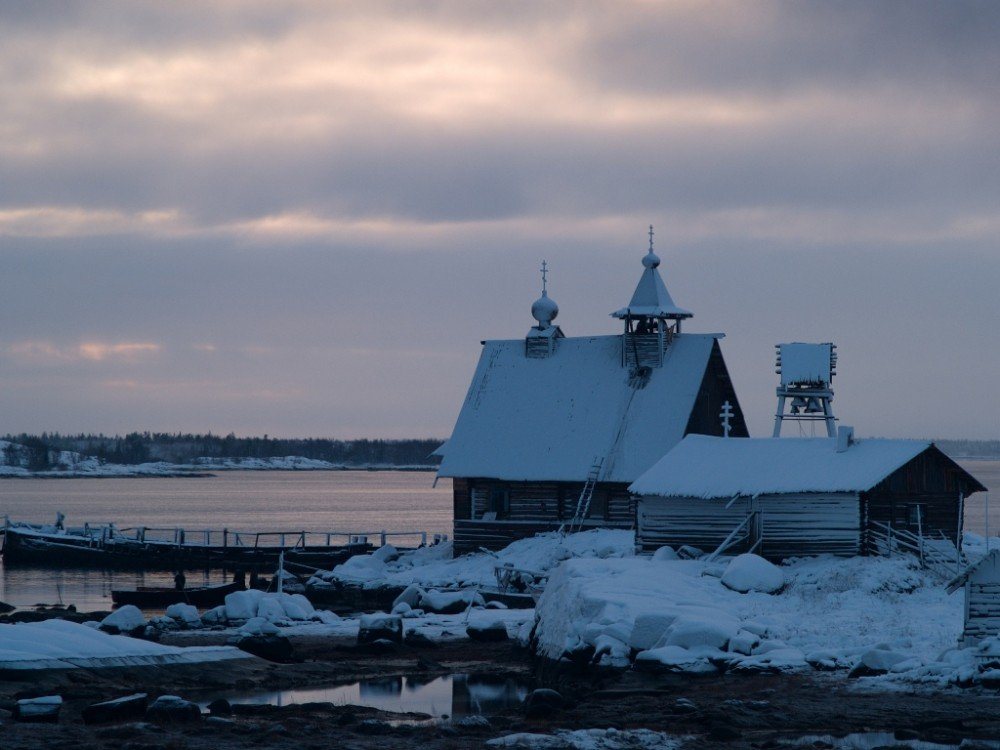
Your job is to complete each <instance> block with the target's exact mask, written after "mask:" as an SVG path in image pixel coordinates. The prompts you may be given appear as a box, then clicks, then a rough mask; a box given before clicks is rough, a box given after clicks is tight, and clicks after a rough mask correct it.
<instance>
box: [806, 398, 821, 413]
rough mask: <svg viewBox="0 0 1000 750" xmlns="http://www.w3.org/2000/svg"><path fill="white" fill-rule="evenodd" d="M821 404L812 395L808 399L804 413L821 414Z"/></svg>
mask: <svg viewBox="0 0 1000 750" xmlns="http://www.w3.org/2000/svg"><path fill="white" fill-rule="evenodd" d="M822 413H823V406H822V405H821V404H820V402H819V399H818V398H816V397H815V396H812V397H811V398H810V399H809V403H808V405H807V406H806V414H822Z"/></svg>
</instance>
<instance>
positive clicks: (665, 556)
mask: <svg viewBox="0 0 1000 750" xmlns="http://www.w3.org/2000/svg"><path fill="white" fill-rule="evenodd" d="M653 559H654V560H657V561H662V560H677V559H678V556H677V553H676V552H674V548H673V547H660V548H659V549H658V550H656V552H654V553H653Z"/></svg>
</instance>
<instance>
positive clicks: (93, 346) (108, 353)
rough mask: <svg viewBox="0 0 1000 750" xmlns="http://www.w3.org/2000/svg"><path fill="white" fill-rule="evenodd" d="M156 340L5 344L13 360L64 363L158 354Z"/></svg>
mask: <svg viewBox="0 0 1000 750" xmlns="http://www.w3.org/2000/svg"><path fill="white" fill-rule="evenodd" d="M161 349H162V347H161V346H160V344H154V343H150V342H130V341H128V342H127V341H121V342H113V343H109V342H101V341H83V342H80V343H79V344H69V345H58V344H54V343H52V342H51V341H31V340H29V341H17V342H14V343H11V344H9V345H7V347H6V350H7V355H8V356H10V357H11V358H12V359H14V360H15V361H17V362H21V363H24V364H32V365H65V364H72V363H77V362H81V361H89V362H104V361H111V362H116V363H125V364H129V363H135V362H140V361H142V360H143V359H145V358H147V357H149V356H153V355H156V354H158V353H159V352H160V351H161Z"/></svg>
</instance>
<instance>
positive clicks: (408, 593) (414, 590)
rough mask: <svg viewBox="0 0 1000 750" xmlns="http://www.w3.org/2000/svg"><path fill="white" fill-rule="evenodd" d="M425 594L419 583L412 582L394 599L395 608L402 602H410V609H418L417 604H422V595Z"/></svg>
mask: <svg viewBox="0 0 1000 750" xmlns="http://www.w3.org/2000/svg"><path fill="white" fill-rule="evenodd" d="M423 595H424V590H423V589H422V588H420V587H419V586H418V585H417V584H415V583H411V584H410V585H409V586H407V587H406V588H405V589H403V592H402V593H401V594H400V595H399V596H397V597H396V598H395V599H393V600H392V606H393V608H394V609H395V608H396V607H397V606H398V605H400V604H408V605H409V606H410V609H416V608H417V605H418V604H420V597H422V596H423Z"/></svg>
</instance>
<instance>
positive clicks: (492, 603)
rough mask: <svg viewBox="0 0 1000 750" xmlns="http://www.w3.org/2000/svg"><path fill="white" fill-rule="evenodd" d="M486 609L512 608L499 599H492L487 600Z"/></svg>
mask: <svg viewBox="0 0 1000 750" xmlns="http://www.w3.org/2000/svg"><path fill="white" fill-rule="evenodd" d="M486 609H510V607H508V606H507V605H506V604H504V603H503V602H502V601H500V600H499V599H490V600H489V601H488V602H486Z"/></svg>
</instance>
